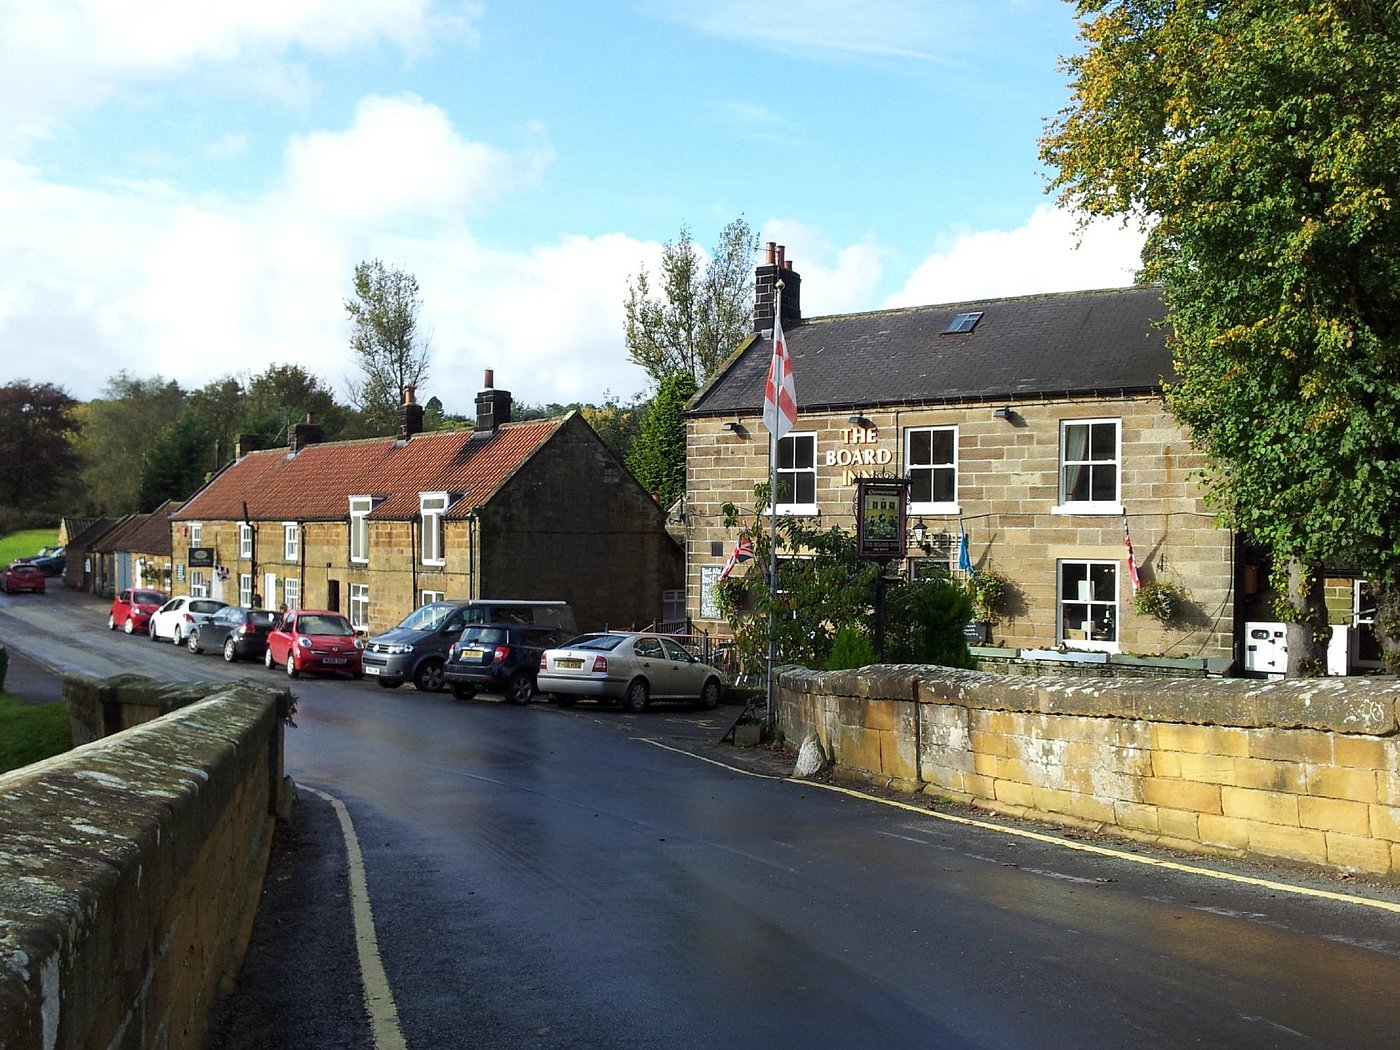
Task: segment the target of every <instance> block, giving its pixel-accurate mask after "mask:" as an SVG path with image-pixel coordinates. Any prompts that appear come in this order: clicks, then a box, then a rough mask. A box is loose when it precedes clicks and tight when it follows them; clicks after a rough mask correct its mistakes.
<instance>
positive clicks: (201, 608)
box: [190, 598, 225, 613]
mask: <svg viewBox="0 0 1400 1050" xmlns="http://www.w3.org/2000/svg"><path fill="white" fill-rule="evenodd" d="M224 604H225V603H224V602H220V601H215V600H214V599H213V598H196V599H195V600H194V601H192V602H190V612H197V613H216V612H218V611H219V610H220V609H222V608H223V607H224Z"/></svg>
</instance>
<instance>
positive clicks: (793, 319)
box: [753, 241, 802, 332]
mask: <svg viewBox="0 0 1400 1050" xmlns="http://www.w3.org/2000/svg"><path fill="white" fill-rule="evenodd" d="M764 260H765V261H764V263H763V265H762V266H760V267H758V269H757V270H755V271H754V281H753V330H754V331H755V332H772V331H773V314H774V310H775V309H776V304H777V295H778V288H777V284H778V281H780V280H781V281H782V282H783V289H782V292H783V299H782V303H783V327H784V328H787V327H788V326H790V325H795V324H797V323H799V322H800V321H801V320H802V277H801V276H800V275H799V274H798V272H797V271H796V270H794V269H793V268H792V263H790V262H788V260H787V248H785V247H784V246H783V245H781V244H775V243H774V242H772V241H769V242H768V243H767V244H766V245H765V246H764Z"/></svg>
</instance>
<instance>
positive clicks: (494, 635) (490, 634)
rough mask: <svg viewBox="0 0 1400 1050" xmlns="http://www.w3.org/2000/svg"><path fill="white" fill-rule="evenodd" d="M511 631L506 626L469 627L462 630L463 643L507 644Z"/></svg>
mask: <svg viewBox="0 0 1400 1050" xmlns="http://www.w3.org/2000/svg"><path fill="white" fill-rule="evenodd" d="M509 642H510V631H508V630H507V629H506V628H504V627H468V628H467V629H466V630H465V631H463V632H462V644H463V645H473V644H475V645H506V644H507V643H509Z"/></svg>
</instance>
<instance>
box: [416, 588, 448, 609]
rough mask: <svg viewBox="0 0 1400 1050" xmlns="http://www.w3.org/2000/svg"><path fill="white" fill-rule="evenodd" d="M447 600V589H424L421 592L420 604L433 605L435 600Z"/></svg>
mask: <svg viewBox="0 0 1400 1050" xmlns="http://www.w3.org/2000/svg"><path fill="white" fill-rule="evenodd" d="M446 600H447V592H446V591H423V592H421V593H420V594H419V597H418V604H419V606H424V605H432V604H433V602H441V601H446Z"/></svg>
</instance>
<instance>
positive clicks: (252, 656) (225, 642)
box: [186, 605, 277, 663]
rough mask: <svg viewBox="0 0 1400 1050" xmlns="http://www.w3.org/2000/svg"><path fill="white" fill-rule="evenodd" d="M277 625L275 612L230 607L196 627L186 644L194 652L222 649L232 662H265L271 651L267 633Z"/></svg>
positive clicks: (237, 606)
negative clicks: (262, 660)
mask: <svg viewBox="0 0 1400 1050" xmlns="http://www.w3.org/2000/svg"><path fill="white" fill-rule="evenodd" d="M276 622H277V614H276V613H275V612H273V611H272V610H271V609H249V608H246V607H245V606H242V605H227V606H225V607H224V608H222V609H220V610H219V611H218V612H216V613H215V614H214V615H213V616H211V617H209V619H207V620H205V621H204V622H203V623H199V624H196V625H195V626H194V629H193V630H192V631H190V640H189V641H188V642H187V643H186V645H187V647H188V648H189V651H190V652H192V653H202V652H204V650H205V649H217V650H221V651H222V652H223V654H224V659H225V660H227V661H228V662H229V663H233V662H234V661H235V660H261V659H262V656H263V653H264V652H265V651H266V650H267V632H268V631H270V630H272V627H273V624H275V623H276Z"/></svg>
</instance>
